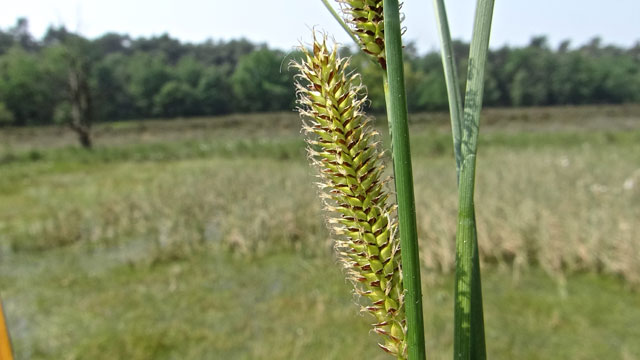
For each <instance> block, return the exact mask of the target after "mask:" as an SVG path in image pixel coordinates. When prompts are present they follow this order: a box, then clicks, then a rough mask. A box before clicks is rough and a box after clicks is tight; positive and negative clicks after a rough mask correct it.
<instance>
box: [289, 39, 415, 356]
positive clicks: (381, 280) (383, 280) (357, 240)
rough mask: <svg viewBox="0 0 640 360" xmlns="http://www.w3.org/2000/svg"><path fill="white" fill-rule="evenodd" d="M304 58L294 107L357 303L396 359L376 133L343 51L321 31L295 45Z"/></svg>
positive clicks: (394, 278) (392, 256)
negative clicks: (362, 302)
mask: <svg viewBox="0 0 640 360" xmlns="http://www.w3.org/2000/svg"><path fill="white" fill-rule="evenodd" d="M302 51H303V53H304V54H305V58H306V59H305V60H304V61H302V62H301V63H294V64H293V66H294V67H295V68H296V69H298V71H299V72H300V75H299V76H298V78H299V79H300V80H301V82H302V83H297V84H296V87H297V92H298V102H299V104H300V108H299V112H300V114H301V115H302V116H303V117H305V118H306V119H308V120H309V121H310V122H309V123H305V125H304V126H303V129H304V131H305V132H306V133H307V134H308V135H310V137H309V138H308V139H307V143H308V145H309V148H308V153H309V158H310V159H311V161H312V163H313V164H314V165H315V166H316V167H317V168H318V169H319V170H320V179H321V181H320V183H319V184H318V185H319V186H320V188H321V190H322V191H323V194H322V196H323V199H324V201H325V205H326V209H327V210H329V211H330V212H331V214H332V217H331V218H330V219H329V224H331V225H332V230H333V232H334V233H335V234H336V235H339V236H340V237H341V239H340V240H336V249H337V251H338V255H339V257H340V259H341V261H342V263H343V265H344V268H345V269H346V270H347V275H348V277H349V279H350V280H352V282H353V283H354V285H355V288H356V292H357V293H358V294H360V295H361V296H363V297H364V298H368V299H369V300H370V304H368V305H366V306H365V307H364V308H363V310H365V311H367V312H369V313H371V314H372V315H373V316H374V317H375V319H376V323H374V324H373V327H374V331H375V332H376V333H378V334H380V335H382V336H383V337H384V339H385V341H384V344H379V346H380V347H381V348H382V349H383V350H384V351H386V352H388V353H390V354H392V355H394V356H396V358H398V359H406V353H407V345H406V341H405V338H406V335H405V334H406V321H405V315H404V305H403V304H404V290H403V286H402V267H401V263H400V262H401V255H400V244H399V243H398V239H397V237H396V230H397V221H396V217H395V206H391V205H388V204H387V198H388V197H389V194H388V193H387V192H386V191H385V190H384V183H385V182H386V181H383V180H381V175H382V172H383V168H384V167H383V166H381V164H380V160H381V157H382V155H381V154H380V153H379V152H378V145H377V144H378V143H377V142H376V141H375V140H376V137H377V133H376V132H375V131H373V130H372V129H371V128H370V127H369V126H368V122H369V120H368V119H367V118H366V117H365V115H364V113H363V112H362V111H361V108H362V105H363V104H364V103H365V102H366V96H362V95H361V92H362V85H361V84H360V82H359V77H358V76H357V75H346V68H347V66H348V60H347V59H341V58H340V57H339V56H338V54H337V48H336V47H334V48H333V50H330V49H328V48H327V46H326V39H323V41H322V42H318V41H317V40H315V39H314V43H313V50H312V52H309V51H308V50H307V49H304V48H303V49H302Z"/></svg>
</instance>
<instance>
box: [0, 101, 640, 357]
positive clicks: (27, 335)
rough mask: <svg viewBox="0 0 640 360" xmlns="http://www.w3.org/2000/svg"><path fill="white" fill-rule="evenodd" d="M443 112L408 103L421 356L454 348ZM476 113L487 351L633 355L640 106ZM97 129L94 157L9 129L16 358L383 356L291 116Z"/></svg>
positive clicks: (8, 281) (6, 205) (7, 256)
mask: <svg viewBox="0 0 640 360" xmlns="http://www.w3.org/2000/svg"><path fill="white" fill-rule="evenodd" d="M447 121H448V120H447V114H444V113H424V114H415V115H413V116H411V118H410V122H411V125H410V126H411V135H412V139H411V142H412V144H411V145H412V152H413V161H414V164H413V165H414V179H415V186H416V206H417V217H418V226H419V235H420V246H421V260H422V265H423V266H422V271H423V294H424V306H425V309H424V310H425V322H426V336H427V353H428V357H429V358H430V359H448V358H449V357H450V354H451V349H452V346H453V345H452V326H453V322H452V317H453V306H452V305H451V304H452V295H453V294H452V293H453V276H452V270H453V268H454V261H455V259H454V237H455V227H456V201H457V195H456V184H455V167H454V162H453V155H452V150H451V139H450V132H449V126H448V122H447ZM481 122H482V128H481V134H480V145H479V158H478V173H477V188H476V194H477V197H476V207H477V209H478V210H477V211H478V213H477V216H478V232H479V242H480V250H481V258H482V266H483V267H482V270H483V285H484V304H485V322H486V329H487V330H486V331H487V351H488V354H489V357H490V358H491V359H623V360H631V359H640V342H639V341H638V339H640V239H639V234H640V221H639V220H638V219H640V106H638V105H627V106H585V107H555V108H520V109H488V110H486V111H484V112H483V116H482V120H481ZM377 124H378V127H379V130H380V132H381V133H382V134H383V138H384V141H385V144H388V141H387V139H386V131H385V129H386V123H385V120H384V118H380V117H379V118H378V120H377ZM94 133H95V144H96V146H95V148H94V149H93V150H91V151H86V150H82V149H80V148H79V147H78V146H77V145H76V144H75V141H76V140H75V138H74V136H73V134H72V133H71V132H70V131H68V130H67V129H64V128H60V127H32V128H0V297H1V298H2V301H3V303H4V306H5V311H6V315H7V318H8V326H9V330H10V332H11V336H12V341H13V346H14V350H15V355H16V358H17V359H385V358H387V357H386V356H385V355H383V353H382V352H381V351H379V350H378V349H377V348H376V346H375V342H376V340H377V339H376V336H375V335H374V334H372V333H370V332H369V329H370V327H369V323H370V319H369V318H368V317H367V315H366V314H360V313H359V311H358V308H357V307H356V306H355V305H354V303H355V300H356V299H355V298H354V295H353V294H352V293H351V290H350V285H349V284H347V283H346V282H345V280H344V277H343V276H342V274H341V271H340V269H339V267H338V266H337V264H336V261H335V258H334V257H333V254H332V246H331V239H330V234H329V233H328V232H327V231H326V230H325V224H324V216H323V214H322V212H321V204H320V201H319V200H318V199H317V196H316V195H317V190H316V188H315V186H314V185H313V182H314V181H315V180H314V170H313V169H311V168H310V167H309V166H308V162H307V159H306V155H305V150H304V148H305V146H304V143H303V140H302V135H301V134H300V121H299V119H298V117H297V115H296V114H295V113H293V112H289V113H269V114H251V115H229V116H224V117H215V118H195V119H176V120H146V121H135V122H119V123H103V124H99V125H97V126H96V127H95V129H94ZM387 162H389V159H387Z"/></svg>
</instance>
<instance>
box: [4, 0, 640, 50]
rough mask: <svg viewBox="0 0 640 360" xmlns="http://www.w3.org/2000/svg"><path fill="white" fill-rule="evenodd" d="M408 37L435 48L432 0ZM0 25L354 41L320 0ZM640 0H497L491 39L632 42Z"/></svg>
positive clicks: (187, 2)
mask: <svg viewBox="0 0 640 360" xmlns="http://www.w3.org/2000/svg"><path fill="white" fill-rule="evenodd" d="M445 2H446V4H447V10H448V13H449V21H450V26H451V29H452V35H453V37H454V38H461V39H464V40H468V39H470V34H471V27H472V23H473V12H474V8H475V1H474V0H447V1H445ZM404 3H405V5H404V7H403V12H404V14H405V16H406V20H405V22H404V25H405V26H406V27H407V33H406V35H405V39H407V40H412V41H415V42H416V44H417V46H418V49H419V50H420V51H421V52H424V51H427V50H432V49H436V48H437V47H438V40H437V29H436V26H435V21H434V15H433V4H432V0H405V1H404ZM0 8H1V9H0V28H2V29H4V30H6V29H7V28H8V27H10V26H12V25H13V24H14V23H15V21H16V18H18V17H20V16H23V17H26V18H28V19H29V23H30V29H31V32H32V33H33V34H34V35H35V36H37V37H40V36H42V34H43V33H44V31H45V30H46V28H47V27H48V25H50V24H54V25H61V24H64V25H66V26H67V28H68V29H70V30H73V31H77V30H79V32H80V33H82V34H84V35H85V36H88V37H91V38H93V37H97V36H99V35H101V34H104V33H105V32H118V33H127V34H130V35H132V36H134V37H137V36H151V35H160V34H162V33H165V32H166V33H169V34H170V35H171V36H173V37H176V38H178V39H180V40H183V41H190V42H200V41H203V40H205V39H207V38H212V39H215V40H218V39H225V40H229V39H234V38H241V37H244V38H247V39H249V40H251V41H254V42H260V43H262V42H266V43H268V44H269V46H271V47H274V48H280V49H283V50H288V49H291V48H292V47H293V46H296V45H297V44H298V42H299V40H303V41H308V40H309V39H310V30H309V29H310V28H311V27H315V28H316V29H322V30H325V31H326V32H327V33H329V34H331V35H333V36H334V37H335V38H336V40H338V41H339V42H342V43H346V44H351V43H350V40H349V39H348V38H347V36H346V35H345V34H344V32H343V30H342V29H341V28H339V27H338V26H337V25H336V24H335V21H334V20H333V18H332V17H331V15H329V13H328V12H327V11H326V10H325V8H324V5H323V4H322V2H321V1H320V0H208V1H203V0H180V1H175V0H170V1H168V0H165V1H160V0H153V1H152V0H110V1H104V0H46V1H45V0H4V1H2V5H1V6H0ZM639 16H640V0H609V1H606V2H605V1H602V0H536V1H530V0H497V1H496V5H495V13H494V23H493V24H494V25H493V30H492V34H491V46H492V47H499V46H502V45H504V44H509V45H525V44H527V43H528V42H529V40H530V39H531V37H532V36H534V35H543V34H544V35H547V36H548V38H549V40H550V43H551V44H552V45H553V46H555V45H557V44H558V43H559V42H560V41H562V40H564V39H570V40H571V41H572V44H573V45H581V44H584V43H585V42H587V41H588V40H589V39H591V38H593V37H594V36H596V35H598V36H601V37H602V39H603V41H604V43H613V44H617V45H623V46H631V45H633V44H634V43H636V42H637V41H639V40H640V19H639Z"/></svg>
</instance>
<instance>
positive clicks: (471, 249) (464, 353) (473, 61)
mask: <svg viewBox="0 0 640 360" xmlns="http://www.w3.org/2000/svg"><path fill="white" fill-rule="evenodd" d="M493 5H494V0H478V3H477V8H476V15H475V22H474V28H473V37H472V40H471V49H470V52H469V64H468V70H467V86H466V93H465V103H464V118H463V121H462V127H461V130H462V142H461V147H460V152H461V156H462V163H461V166H460V180H459V201H460V202H459V208H458V226H457V234H456V281H455V306H454V359H456V360H457V359H460V360H468V359H485V358H486V350H485V345H484V326H481V325H480V324H482V323H483V322H484V319H483V317H484V316H483V313H482V296H481V283H480V266H479V259H478V241H477V234H476V218H475V205H474V190H475V171H476V154H477V148H478V131H479V126H480V110H481V109H482V95H483V91H484V73H485V65H486V61H487V52H488V48H489V36H490V33H491V20H492V15H493Z"/></svg>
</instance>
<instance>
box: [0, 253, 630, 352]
mask: <svg viewBox="0 0 640 360" xmlns="http://www.w3.org/2000/svg"><path fill="white" fill-rule="evenodd" d="M62 259H63V260H62ZM18 263H21V264H23V265H21V266H20V267H19V268H16V264H18ZM335 265H336V264H335V263H334V261H333V260H332V259H331V257H330V256H329V255H328V254H327V256H322V257H304V256H299V255H297V254H292V253H284V254H279V255H274V256H269V257H262V258H258V259H250V260H249V259H244V258H238V257H229V256H227V255H226V254H215V253H214V252H212V251H208V252H203V253H201V254H198V255H194V256H192V257H190V258H189V259H188V260H176V261H172V262H170V263H162V264H158V265H154V266H141V265H130V264H127V263H126V262H125V261H122V260H121V259H120V255H118V251H117V250H111V251H102V252H100V253H97V252H93V253H87V252H85V251H79V250H74V249H64V250H53V251H51V252H48V253H46V254H37V255H36V254H22V255H19V256H16V257H15V258H14V259H13V261H11V262H10V263H7V262H5V261H3V262H2V265H0V270H1V274H2V275H0V285H2V288H3V290H4V291H3V295H4V297H5V298H6V310H7V312H8V315H9V325H10V326H11V328H12V330H13V340H14V344H15V348H16V355H17V358H18V359H121V358H126V359H283V360H284V359H302V358H304V359H336V360H338V359H345V358H353V359H386V358H387V356H386V355H383V354H381V353H380V352H379V350H378V349H377V347H376V346H375V341H376V340H377V336H376V335H374V334H369V333H368V329H369V328H370V326H369V321H368V319H367V318H365V317H364V316H362V315H358V313H357V310H355V309H354V304H353V302H354V299H353V295H352V294H351V292H350V285H349V284H347V283H345V281H344V280H343V276H342V274H340V272H339V270H338V267H337V266H335ZM424 275H425V276H426V277H429V276H430V275H433V274H424ZM483 276H484V277H485V278H484V279H483V284H484V286H485V304H486V305H485V314H486V319H487V320H486V327H487V340H488V341H487V346H488V352H489V355H490V356H491V357H492V358H494V359H505V360H507V359H514V358H518V359H605V358H606V359H637V358H638V354H640V345H639V344H638V342H637V339H638V337H639V336H640V325H639V322H638V320H639V319H640V300H639V298H638V296H634V295H632V294H630V293H629V291H628V290H626V289H625V288H624V286H623V285H622V284H621V283H620V282H619V281H615V280H613V279H610V278H602V277H598V276H593V275H579V276H573V277H571V278H570V281H569V283H568V286H567V289H566V296H562V295H561V293H560V292H559V291H558V288H557V287H556V285H555V284H554V282H553V281H552V280H550V279H549V278H548V277H547V276H546V275H545V274H544V273H542V272H541V271H538V270H532V271H530V272H527V273H526V274H525V275H524V276H523V277H522V278H521V279H520V281H519V282H518V283H514V282H513V281H512V279H511V274H510V273H509V272H505V271H499V270H496V269H492V270H489V271H487V270H485V271H484V274H483ZM452 282H453V278H452V276H449V275H448V276H437V280H433V281H431V282H429V283H428V284H425V289H426V291H425V298H424V310H425V321H426V329H425V331H426V336H427V339H428V344H427V345H429V349H430V350H429V351H430V354H429V356H430V358H431V359H448V358H450V353H451V347H452V338H451V331H450V330H451V326H452V317H453V314H452V309H451V306H450V304H451V301H452V297H453V291H452V286H451V284H452ZM303 354H304V355H303Z"/></svg>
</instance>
